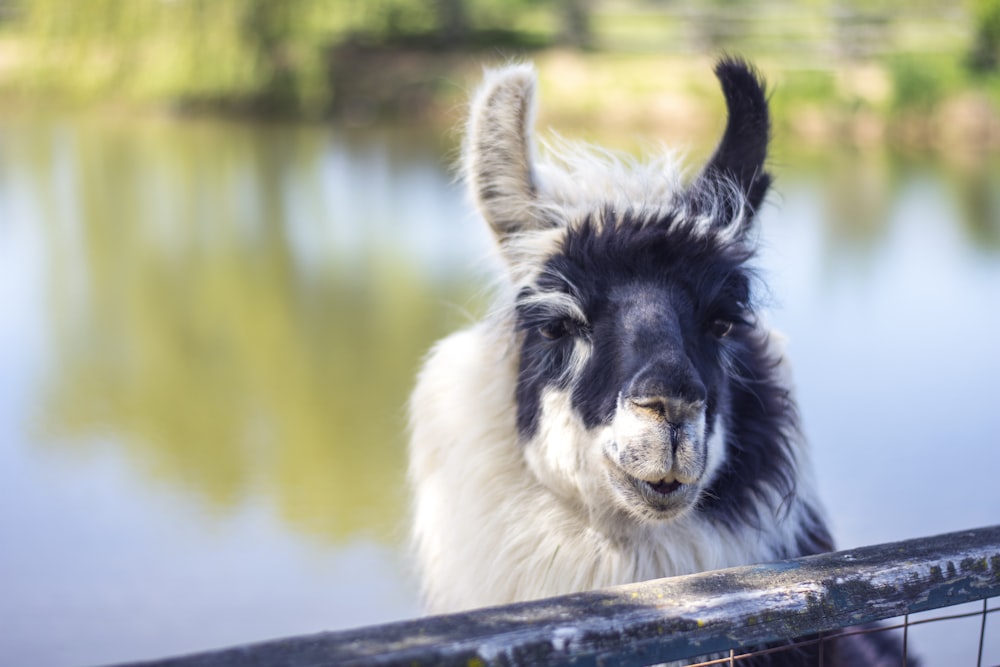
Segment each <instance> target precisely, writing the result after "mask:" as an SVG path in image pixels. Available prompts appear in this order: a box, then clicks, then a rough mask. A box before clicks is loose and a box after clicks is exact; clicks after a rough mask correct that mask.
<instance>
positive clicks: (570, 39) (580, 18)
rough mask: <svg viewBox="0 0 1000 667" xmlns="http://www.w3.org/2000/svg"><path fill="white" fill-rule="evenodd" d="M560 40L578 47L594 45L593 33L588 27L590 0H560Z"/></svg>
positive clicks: (584, 47)
mask: <svg viewBox="0 0 1000 667" xmlns="http://www.w3.org/2000/svg"><path fill="white" fill-rule="evenodd" d="M560 5H561V7H560V9H561V10H562V11H561V13H562V23H563V30H562V40H563V41H564V42H565V43H566V44H568V45H570V46H574V47H576V48H579V49H590V48H593V46H594V35H593V32H592V31H591V28H590V13H591V8H592V5H593V3H592V2H591V0H561V1H560Z"/></svg>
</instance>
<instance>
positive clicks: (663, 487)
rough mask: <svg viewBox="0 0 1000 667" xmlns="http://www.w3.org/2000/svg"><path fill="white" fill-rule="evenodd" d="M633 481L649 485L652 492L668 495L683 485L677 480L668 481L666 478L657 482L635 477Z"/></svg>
mask: <svg viewBox="0 0 1000 667" xmlns="http://www.w3.org/2000/svg"><path fill="white" fill-rule="evenodd" d="M635 481H636V482H638V483H640V484H643V485H645V486H647V487H649V489H650V490H651V491H652V492H653V493H656V494H658V495H661V496H669V495H670V494H671V493H673V492H674V491H676V490H677V489H679V488H681V487H682V486H683V484H681V483H680V482H678V481H677V480H673V481H668V480H666V479H661V480H660V481H658V482H646V481H644V480H640V479H637V480H635Z"/></svg>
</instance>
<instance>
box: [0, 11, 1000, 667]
mask: <svg viewBox="0 0 1000 667" xmlns="http://www.w3.org/2000/svg"><path fill="white" fill-rule="evenodd" d="M725 52H728V53H738V54H742V55H745V56H747V57H749V58H751V59H752V60H753V61H754V62H755V63H756V64H757V65H758V67H759V68H760V69H761V70H762V72H764V74H765V75H766V77H767V79H768V80H769V82H770V90H771V102H772V107H773V111H774V116H775V132H774V134H775V141H774V145H773V152H772V161H771V164H772V169H773V171H774V172H775V173H776V175H777V183H776V187H775V189H774V192H773V193H772V194H771V196H770V198H769V200H768V204H767V205H766V206H765V207H764V210H763V211H762V214H761V228H762V231H761V240H762V245H763V250H762V253H761V256H760V258H759V262H758V263H759V266H760V267H761V271H762V274H763V275H764V276H765V278H766V279H767V282H768V284H769V287H770V289H769V293H768V294H767V295H766V300H767V302H768V304H769V306H770V311H771V314H770V319H771V321H772V322H773V323H774V325H775V326H776V327H777V328H779V329H781V330H782V331H783V332H784V333H785V334H787V335H788V336H789V340H790V343H789V350H790V354H791V356H792V359H793V363H794V369H795V376H796V381H797V385H798V395H799V399H800V403H801V411H802V414H803V419H804V423H805V428H806V432H807V434H808V436H809V438H810V440H811V442H812V446H813V458H814V461H815V463H816V468H817V484H818V485H819V487H820V492H821V494H822V496H823V498H824V500H825V501H826V504H827V506H828V509H829V514H830V519H831V523H832V526H833V529H834V532H835V534H836V537H837V540H838V543H839V544H840V545H841V546H843V547H851V546H859V545H862V544H871V543H877V542H884V541H890V540H897V539H904V538H908V537H918V536H923V535H930V534H936V533H941V532H948V531H954V530H960V529H964V528H970V527H975V526H981V525H987V524H995V523H997V521H998V520H1000V484H997V473H998V471H1000V453H998V451H1000V388H998V378H1000V351H998V344H997V340H998V334H997V332H998V331H1000V152H998V151H1000V74H998V71H997V68H998V58H1000V2H998V1H997V0H970V1H967V2H958V3H956V2H954V1H953V0H910V1H907V2H902V1H895V2H890V1H888V0H865V1H860V0H858V1H849V0H843V1H833V0H770V1H764V2H748V1H744V0H710V1H706V2H700V3H695V2H682V1H680V0H564V1H557V0H547V1H529V0H371V1H366V0H284V1H281V2H279V1H274V2H268V1H266V0H73V1H72V2H66V0H0V664H4V665H39V666H44V665H85V664H101V663H110V662H116V661H123V660H136V659H146V658H154V657H160V656H165V655H172V654H178V653H185V652H190V651H196V650H202V649H208V648H214V647H220V646H226V645H231V644H236V643H241V642H249V641H257V640H263V639H267V638H272V637H279V636H286V635H294V634H304V633H310V632H317V631H322V630H334V629H341V628H347V627H355V626H360V625H365V624H371V623H380V622H387V621H391V620H397V619H401V618H407V617H411V616H415V615H418V614H419V613H420V607H419V600H418V596H417V593H416V586H415V584H414V582H413V578H412V575H411V573H410V563H409V559H408V557H407V554H406V549H405V535H406V515H407V510H406V498H407V492H406V485H405V476H404V470H405V460H406V453H405V441H406V437H405V428H406V416H405V403H406V397H407V394H408V392H409V389H410V387H411V386H412V381H413V376H414V373H415V371H416V370H417V368H418V367H419V363H420V359H421V356H422V355H423V354H424V352H425V351H426V350H427V348H428V347H429V346H430V345H431V344H432V342H433V341H434V340H435V339H436V338H439V337H440V336H442V335H443V334H445V333H446V332H448V331H450V330H453V329H455V328H456V327H459V326H461V325H462V324H464V323H466V322H468V321H470V320H471V319H472V318H474V317H475V316H476V314H478V313H481V312H482V311H483V309H484V307H485V306H484V304H485V303H486V301H487V296H486V295H487V294H488V289H487V286H488V285H489V282H490V280H491V269H493V268H495V266H496V265H495V263H493V262H492V261H491V260H490V250H491V241H490V239H489V237H488V235H487V233H486V230H485V229H484V225H482V224H481V222H480V221H479V220H478V219H477V218H476V216H475V214H474V212H473V211H472V210H471V208H470V207H469V206H468V204H467V202H466V199H465V196H464V193H463V191H462V188H461V186H460V184H458V183H456V181H455V173H454V169H453V165H454V163H455V159H456V158H457V155H458V147H459V144H460V137H461V133H460V130H459V129H458V128H459V126H460V123H461V118H462V115H463V111H464V107H463V105H464V100H465V99H466V97H467V95H468V92H469V91H470V90H471V89H472V88H474V86H475V85H476V82H477V80H478V78H479V76H480V73H481V71H482V67H483V66H484V65H489V64H497V63H503V62H506V61H508V60H510V59H524V58H530V59H532V60H534V61H535V63H536V65H537V67H538V70H539V78H540V88H539V90H540V96H541V112H540V117H539V125H540V127H542V128H547V127H550V126H551V127H553V128H555V129H557V130H558V131H559V132H560V133H561V134H562V135H564V136H567V137H571V138H580V139H586V140H591V141H597V142H600V143H602V144H606V145H610V146H612V147H614V148H616V149H618V150H624V151H630V152H635V153H639V154H641V153H643V152H649V151H651V150H656V149H657V147H658V146H659V143H660V142H664V143H666V144H668V145H671V146H675V147H678V148H680V149H682V150H683V151H684V152H685V153H686V154H687V156H688V158H687V159H688V163H689V164H690V169H691V170H692V172H693V171H694V170H696V169H697V166H698V165H699V164H700V161H701V160H703V159H704V158H705V157H706V156H707V155H708V154H709V153H710V152H711V149H712V147H713V144H714V142H715V141H716V139H717V138H718V136H719V135H720V134H721V130H722V127H723V124H724V107H723V102H722V99H721V95H720V94H719V92H718V89H717V84H716V82H715V80H714V77H713V76H712V75H711V66H712V62H713V60H714V59H715V58H716V57H717V56H718V55H719V54H721V53H725ZM456 409H463V408H462V407H461V406H456ZM988 631H989V632H988V642H987V646H986V648H987V655H986V656H985V663H984V664H995V663H997V662H1000V619H998V618H997V617H996V615H994V616H993V617H991V618H990V621H989V626H988ZM978 632H979V621H978V619H973V620H972V621H971V622H968V623H966V622H960V621H955V622H948V623H938V624H932V625H928V626H921V627H918V628H915V629H914V630H911V639H912V641H913V643H914V644H915V645H916V650H917V652H918V653H920V654H922V655H923V656H924V657H925V664H930V665H949V666H950V665H956V664H971V662H974V660H975V653H976V650H977V642H978ZM990 652H992V653H990Z"/></svg>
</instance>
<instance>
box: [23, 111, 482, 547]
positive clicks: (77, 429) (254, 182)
mask: <svg viewBox="0 0 1000 667" xmlns="http://www.w3.org/2000/svg"><path fill="white" fill-rule="evenodd" d="M331 141H336V138H331V136H330V135H329V134H328V133H326V132H323V131H321V130H317V129H303V128H275V127H272V128H263V129H261V128H251V127H228V126H226V127H218V126H195V127H193V128H185V129H184V130H180V129H178V128H175V127H170V126H160V125H153V126H148V127H139V128H135V127H131V126H129V127H128V128H126V129H122V128H118V127H115V126H113V125H105V124H100V123H94V124H89V125H84V126H64V127H62V128H61V129H60V130H59V131H57V132H54V133H52V134H51V135H48V136H47V135H46V134H45V133H44V132H43V133H42V134H40V135H35V136H34V137H31V139H29V141H28V142H26V143H27V146H26V148H27V150H25V152H24V153H22V154H20V155H18V156H17V160H16V165H17V166H18V168H19V169H30V170H31V174H30V176H29V177H28V179H27V181H28V182H29V183H30V184H31V185H32V186H33V187H35V188H37V189H38V190H37V192H36V193H35V195H34V197H33V199H34V200H35V201H37V202H39V204H40V205H41V206H42V207H43V210H42V211H40V212H39V214H40V215H41V216H42V219H41V220H39V221H38V222H39V223H40V224H41V229H42V230H43V231H44V234H45V235H46V238H45V242H44V245H45V247H46V248H48V249H49V251H50V256H49V257H48V262H47V271H48V273H49V276H50V281H49V289H48V295H47V296H48V300H49V303H48V312H49V313H50V314H51V317H52V320H53V328H52V332H53V336H54V338H55V339H54V341H53V347H52V355H53V358H52V359H51V361H50V363H49V368H50V372H49V375H48V378H47V380H46V381H45V382H44V386H45V396H44V398H43V404H44V408H43V410H42V412H43V413H44V414H45V415H46V418H45V420H44V421H43V422H41V423H40V425H39V427H40V429H41V431H40V435H41V441H43V442H48V443H51V444H52V445H53V446H59V447H86V446H87V443H88V442H89V439H88V437H87V436H88V435H93V434H95V433H102V432H108V431H110V432H112V433H113V434H115V435H116V436H118V437H117V441H118V442H120V443H122V444H123V445H124V446H125V447H126V451H125V452H124V454H125V455H127V456H128V457H129V458H130V459H131V460H133V462H134V464H135V466H136V469H137V470H139V471H141V474H145V475H150V476H152V477H154V478H156V479H158V480H168V481H169V482H171V483H175V484H178V485H181V486H182V487H184V488H185V489H187V490H189V491H192V492H195V493H197V494H199V495H201V496H202V497H204V499H205V500H206V501H207V507H209V508H219V509H224V508H227V507H228V508H232V507H235V506H237V505H239V504H240V503H241V502H243V501H245V500H246V499H247V497H248V496H251V495H263V496H266V497H268V498H270V499H271V500H272V501H273V502H274V503H275V504H276V505H277V507H279V508H280V511H281V514H282V515H283V516H284V517H285V518H286V519H287V520H288V522H289V523H291V524H292V525H294V526H296V527H298V528H299V529H302V530H305V531H308V532H311V533H317V534H322V535H326V536H328V537H331V538H335V539H344V538H347V537H350V536H352V535H356V534H373V535H377V536H379V537H381V538H386V537H387V536H389V534H390V533H391V531H392V530H393V528H394V526H395V525H396V523H397V522H398V520H399V518H400V517H401V516H402V515H403V501H404V496H405V494H404V491H403V486H402V484H401V480H402V470H403V466H404V461H403V457H402V456H401V451H402V444H401V440H402V437H403V432H404V427H405V419H404V414H403V407H402V406H403V405H404V404H405V400H406V396H407V393H408V390H409V387H410V384H411V382H412V376H413V372H414V371H415V368H416V364H417V361H418V360H419V358H420V357H421V355H422V354H423V352H424V351H425V350H426V349H427V347H428V345H429V344H430V342H431V341H432V340H434V339H435V338H436V337H438V336H439V335H441V334H442V333H443V332H444V331H446V330H448V329H449V328H452V327H453V326H454V325H455V323H456V320H459V319H460V317H461V315H460V311H458V310H457V309H455V308H453V307H451V306H449V305H448V304H465V303H467V302H468V301H469V294H468V293H467V292H466V291H465V290H463V289H461V288H452V287H448V286H444V287H442V286H440V285H435V284H432V283H431V282H429V280H428V279H427V277H426V276H425V275H424V273H423V272H421V271H419V270H418V269H419V267H417V266H415V265H414V264H413V263H412V261H409V260H408V258H407V256H406V255H403V254H402V253H401V252H398V251H396V252H394V251H393V249H392V243H391V242H389V243H385V240H386V239H383V238H379V234H378V233H377V232H376V230H377V229H378V226H379V225H386V226H387V227H389V228H390V229H391V225H392V224H393V223H395V224H403V223H405V222H406V214H405V213H401V212H400V211H398V210H395V207H394V205H393V202H392V199H391V197H392V193H393V190H394V187H393V186H394V184H393V183H392V180H393V178H394V177H395V176H396V174H395V173H394V170H395V169H398V163H399V162H400V161H404V162H405V159H406V158H405V156H402V157H401V156H399V155H394V156H389V155H380V156H379V155H376V156H375V158H374V163H375V166H374V167H371V168H370V169H369V173H367V174H366V173H364V170H363V169H361V170H360V172H361V173H357V172H355V174H354V178H355V179H356V180H362V179H368V178H371V179H374V180H375V182H371V181H369V182H367V183H364V184H360V183H352V184H351V185H352V186H355V187H354V189H353V190H346V189H342V191H341V192H339V193H337V194H338V195H342V196H344V197H345V199H339V200H338V199H337V198H332V199H331V198H330V197H329V196H328V195H325V193H324V183H323V182H321V180H320V179H321V178H322V176H323V174H324V169H330V168H331V167H330V166H329V165H328V164H327V165H325V164H324V160H325V159H326V158H327V156H329V155H330V154H331V153H332V155H333V159H334V160H345V159H346V160H348V161H353V157H354V156H353V155H352V153H351V149H350V147H349V146H347V147H345V146H342V145H334V146H333V149H332V150H331V147H330V145H329V144H330V142H331ZM385 145H386V146H388V145H389V144H388V143H387V144H385ZM366 149H367V150H368V151H369V152H371V150H372V146H371V144H368V145H367V146H366ZM366 159H367V160H368V161H369V162H372V161H373V157H372V156H371V155H369V156H364V155H362V156H358V160H357V162H358V163H364V162H365V160H366ZM421 159H422V162H420V168H422V169H424V170H428V171H431V172H432V174H433V175H434V176H436V177H437V178H442V175H439V174H438V172H437V171H435V170H436V165H434V163H433V162H432V163H431V164H430V165H429V166H428V165H427V164H425V163H426V162H427V161H428V160H427V158H426V156H423V157H422V158H421ZM379 160H381V164H380V163H379ZM390 165H391V166H390ZM334 168H335V167H334ZM378 179H383V181H382V182H379V181H378ZM331 180H332V181H333V182H334V183H336V182H337V181H336V179H335V178H334V179H331ZM404 180H405V179H404ZM407 187H413V185H412V184H410V183H407ZM437 190H438V191H439V192H440V190H441V188H440V187H438V188H437ZM431 192H432V193H433V192H434V190H431ZM370 201H374V202H377V205H379V206H381V208H382V209H383V210H382V212H381V215H380V219H378V220H371V219H366V211H370V208H369V206H368V204H369V202H370ZM369 215H370V213H369ZM359 218H360V219H359ZM366 225H367V226H368V227H367V229H366V228H365V226H366ZM358 227H361V228H362V230H363V231H364V234H363V236H361V238H360V239H357V240H355V241H353V242H352V241H351V240H350V239H346V240H345V239H344V238H342V236H343V235H344V234H350V233H351V230H354V229H357V228H358ZM373 228H374V229H373ZM387 245H388V246H389V247H388V248H386V247H385V246H387Z"/></svg>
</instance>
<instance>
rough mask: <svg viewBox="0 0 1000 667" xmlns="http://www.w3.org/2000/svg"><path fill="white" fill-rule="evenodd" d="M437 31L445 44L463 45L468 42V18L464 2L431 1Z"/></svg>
mask: <svg viewBox="0 0 1000 667" xmlns="http://www.w3.org/2000/svg"><path fill="white" fill-rule="evenodd" d="M432 2H433V3H434V10H435V11H434V13H435V16H436V19H437V29H438V34H439V36H440V38H441V39H442V40H443V42H444V43H445V44H464V43H466V42H467V41H468V40H469V32H470V31H469V16H468V13H467V12H466V8H465V0H432Z"/></svg>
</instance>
